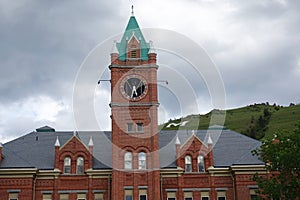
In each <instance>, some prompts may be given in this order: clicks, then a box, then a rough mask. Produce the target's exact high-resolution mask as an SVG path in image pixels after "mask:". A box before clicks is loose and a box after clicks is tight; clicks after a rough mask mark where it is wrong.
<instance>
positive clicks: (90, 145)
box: [89, 136, 94, 168]
mask: <svg viewBox="0 0 300 200" xmlns="http://www.w3.org/2000/svg"><path fill="white" fill-rule="evenodd" d="M93 151H94V142H93V137H92V136H91V137H90V141H89V152H90V155H89V168H92V167H93Z"/></svg>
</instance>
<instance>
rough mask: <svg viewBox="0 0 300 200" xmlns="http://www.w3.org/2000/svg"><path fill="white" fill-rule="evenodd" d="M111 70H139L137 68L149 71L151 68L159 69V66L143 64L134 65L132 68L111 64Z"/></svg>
mask: <svg viewBox="0 0 300 200" xmlns="http://www.w3.org/2000/svg"><path fill="white" fill-rule="evenodd" d="M108 67H109V69H112V68H129V69H133V68H134V69H137V68H142V69H149V68H155V69H158V67H159V66H158V65H156V64H142V65H132V66H128V65H117V64H111V65H109V66H108Z"/></svg>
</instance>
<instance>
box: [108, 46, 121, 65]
mask: <svg viewBox="0 0 300 200" xmlns="http://www.w3.org/2000/svg"><path fill="white" fill-rule="evenodd" d="M110 59H111V64H112V65H113V64H115V65H117V64H119V63H118V60H119V51H118V48H117V41H114V44H113V47H112V49H111V53H110Z"/></svg>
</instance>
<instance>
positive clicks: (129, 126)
mask: <svg viewBox="0 0 300 200" xmlns="http://www.w3.org/2000/svg"><path fill="white" fill-rule="evenodd" d="M127 132H133V123H128V124H127Z"/></svg>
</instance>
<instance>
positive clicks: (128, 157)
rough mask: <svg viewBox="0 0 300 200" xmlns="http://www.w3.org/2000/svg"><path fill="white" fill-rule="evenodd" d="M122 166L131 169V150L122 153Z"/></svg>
mask: <svg viewBox="0 0 300 200" xmlns="http://www.w3.org/2000/svg"><path fill="white" fill-rule="evenodd" d="M124 168H125V169H132V153H131V152H126V153H125V154H124Z"/></svg>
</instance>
